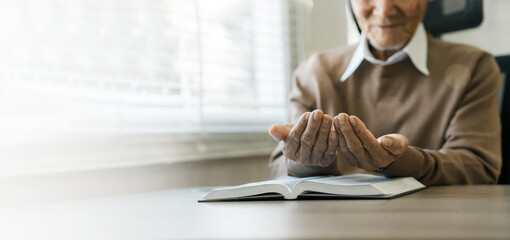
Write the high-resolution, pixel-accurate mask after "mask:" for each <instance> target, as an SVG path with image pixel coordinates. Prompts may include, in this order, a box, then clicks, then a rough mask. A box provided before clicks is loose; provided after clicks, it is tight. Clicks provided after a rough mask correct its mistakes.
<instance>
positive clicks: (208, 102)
mask: <svg viewBox="0 0 510 240" xmlns="http://www.w3.org/2000/svg"><path fill="white" fill-rule="evenodd" d="M450 1H458V0H450ZM483 4H484V20H483V22H482V24H481V25H480V26H479V27H478V28H476V29H472V30H465V31H459V32H455V33H449V34H445V35H443V36H442V38H443V39H445V40H449V41H454V42H461V43H467V44H471V45H475V46H477V47H479V48H481V49H484V50H486V51H489V52H490V53H492V54H494V55H508V54H509V53H510V46H509V45H508V44H507V43H505V42H504V41H503V39H510V31H508V30H507V24H506V23H508V22H510V16H509V14H507V11H506V10H505V9H510V2H509V1H504V0H491V1H484V3H483ZM0 6H1V7H0V43H1V44H0V191H1V192H2V193H5V194H2V197H1V198H0V203H1V204H8V205H18V204H31V203H43V202H51V201H61V200H70V199H82V198H89V197H97V196H105V195H115V194H126V193H135V192H144V191H153V190H158V189H167V188H181V187H196V186H213V185H236V184H242V183H246V182H250V181H258V180H265V179H267V178H268V177H269V172H268V167H267V164H268V157H269V154H270V153H271V151H272V150H273V149H274V147H275V146H276V142H274V141H273V140H272V138H271V137H270V136H269V135H268V134H267V129H268V127H269V126H271V125H272V124H275V123H283V122H285V121H286V94H287V91H288V89H289V80H290V77H291V75H292V70H293V69H294V68H295V67H296V66H297V65H298V64H299V62H301V61H303V60H304V59H306V57H308V56H309V55H310V54H311V53H313V52H315V51H320V50H323V49H328V48H334V47H341V46H344V45H347V44H355V43H356V42H357V41H358V37H359V34H358V32H357V29H356V27H355V25H354V24H353V21H352V18H351V15H350V13H349V12H348V11H347V8H346V1H345V0H314V1H313V0H215V1H208V0H37V1H36V0H16V1H14V0H0Z"/></svg>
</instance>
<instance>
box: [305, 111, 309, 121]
mask: <svg viewBox="0 0 510 240" xmlns="http://www.w3.org/2000/svg"><path fill="white" fill-rule="evenodd" d="M309 117H310V113H309V112H307V113H306V114H305V120H306V121H308V118H309Z"/></svg>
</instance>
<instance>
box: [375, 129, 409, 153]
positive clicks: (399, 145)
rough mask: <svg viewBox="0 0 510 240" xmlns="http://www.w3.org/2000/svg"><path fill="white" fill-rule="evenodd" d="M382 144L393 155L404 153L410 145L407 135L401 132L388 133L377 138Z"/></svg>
mask: <svg viewBox="0 0 510 240" xmlns="http://www.w3.org/2000/svg"><path fill="white" fill-rule="evenodd" d="M377 141H378V142H379V143H380V144H381V146H382V147H383V148H384V149H386V150H388V151H389V152H390V153H391V154H393V155H402V154H404V152H405V151H406V149H407V147H408V146H409V140H408V139H407V137H406V136H404V135H400V134H388V135H384V136H382V137H380V138H378V139H377Z"/></svg>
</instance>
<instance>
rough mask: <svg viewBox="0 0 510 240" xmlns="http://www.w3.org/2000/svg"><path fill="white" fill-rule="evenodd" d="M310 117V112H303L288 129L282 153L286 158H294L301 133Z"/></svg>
mask: <svg viewBox="0 0 510 240" xmlns="http://www.w3.org/2000/svg"><path fill="white" fill-rule="evenodd" d="M309 117H310V112H306V113H303V115H301V117H299V119H298V121H297V122H296V124H295V125H294V127H292V129H291V130H290V132H289V134H288V136H287V138H286V139H285V142H284V144H283V153H284V155H285V157H286V158H289V159H292V160H295V159H296V153H297V151H298V149H299V145H300V141H301V135H302V134H303V132H304V131H305V129H306V125H307V123H308V118H309Z"/></svg>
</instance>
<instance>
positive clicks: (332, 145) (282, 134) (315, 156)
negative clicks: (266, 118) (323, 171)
mask: <svg viewBox="0 0 510 240" xmlns="http://www.w3.org/2000/svg"><path fill="white" fill-rule="evenodd" d="M332 122H333V120H332V118H331V117H330V116H328V115H325V114H324V113H323V112H322V111H321V110H315V111H313V112H311V113H310V112H306V113H304V114H303V115H301V117H300V118H299V120H298V121H297V122H296V124H282V125H274V126H272V127H271V128H270V129H269V134H270V135H271V136H272V137H273V138H274V139H275V140H277V141H283V154H284V156H285V157H286V158H287V159H291V160H294V161H295V162H296V163H298V164H300V165H304V166H321V167H327V166H329V165H331V164H332V163H333V162H334V161H336V154H335V153H336V150H337V147H338V135H337V133H336V132H335V130H332V127H331V126H332Z"/></svg>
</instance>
